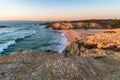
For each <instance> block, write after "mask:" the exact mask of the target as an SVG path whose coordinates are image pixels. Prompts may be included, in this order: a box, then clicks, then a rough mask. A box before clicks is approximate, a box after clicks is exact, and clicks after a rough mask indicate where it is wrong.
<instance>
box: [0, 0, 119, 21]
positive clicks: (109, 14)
mask: <svg viewBox="0 0 120 80" xmlns="http://www.w3.org/2000/svg"><path fill="white" fill-rule="evenodd" d="M115 17H116V18H118V19H120V0H0V20H37V21H46V20H83V19H111V18H112V19H114V18H115Z"/></svg>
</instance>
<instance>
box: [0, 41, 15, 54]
mask: <svg viewBox="0 0 120 80" xmlns="http://www.w3.org/2000/svg"><path fill="white" fill-rule="evenodd" d="M13 44H16V42H15V40H13V41H9V42H7V43H3V44H0V53H2V52H4V50H5V49H7V48H8V47H9V46H11V45H13Z"/></svg>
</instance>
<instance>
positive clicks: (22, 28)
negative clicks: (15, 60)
mask: <svg viewBox="0 0 120 80" xmlns="http://www.w3.org/2000/svg"><path fill="white" fill-rule="evenodd" d="M40 23H41V22H32V21H21V22H20V21H16V22H15V21H14V22H13V21H0V25H5V26H8V27H6V28H0V54H10V53H11V52H14V51H21V50H31V49H32V50H41V51H46V50H51V51H55V52H58V53H62V52H63V50H64V49H65V47H66V46H67V39H66V37H65V35H64V33H65V31H54V30H51V29H46V28H45V26H43V25H40Z"/></svg>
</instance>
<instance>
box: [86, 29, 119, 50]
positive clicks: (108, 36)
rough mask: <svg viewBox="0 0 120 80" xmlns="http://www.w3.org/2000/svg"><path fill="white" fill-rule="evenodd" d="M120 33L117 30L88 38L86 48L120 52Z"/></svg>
mask: <svg viewBox="0 0 120 80" xmlns="http://www.w3.org/2000/svg"><path fill="white" fill-rule="evenodd" d="M119 36H120V33H119V31H116V30H110V31H105V32H100V33H97V34H95V35H91V36H87V37H86V38H85V39H84V46H85V47H89V48H99V49H109V50H120V37H119Z"/></svg>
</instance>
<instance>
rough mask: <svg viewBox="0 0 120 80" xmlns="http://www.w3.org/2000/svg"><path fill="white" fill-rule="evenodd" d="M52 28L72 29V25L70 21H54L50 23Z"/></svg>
mask: <svg viewBox="0 0 120 80" xmlns="http://www.w3.org/2000/svg"><path fill="white" fill-rule="evenodd" d="M52 27H53V29H57V30H67V29H72V28H73V25H72V24H71V23H64V22H62V23H54V24H53V25H52Z"/></svg>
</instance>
